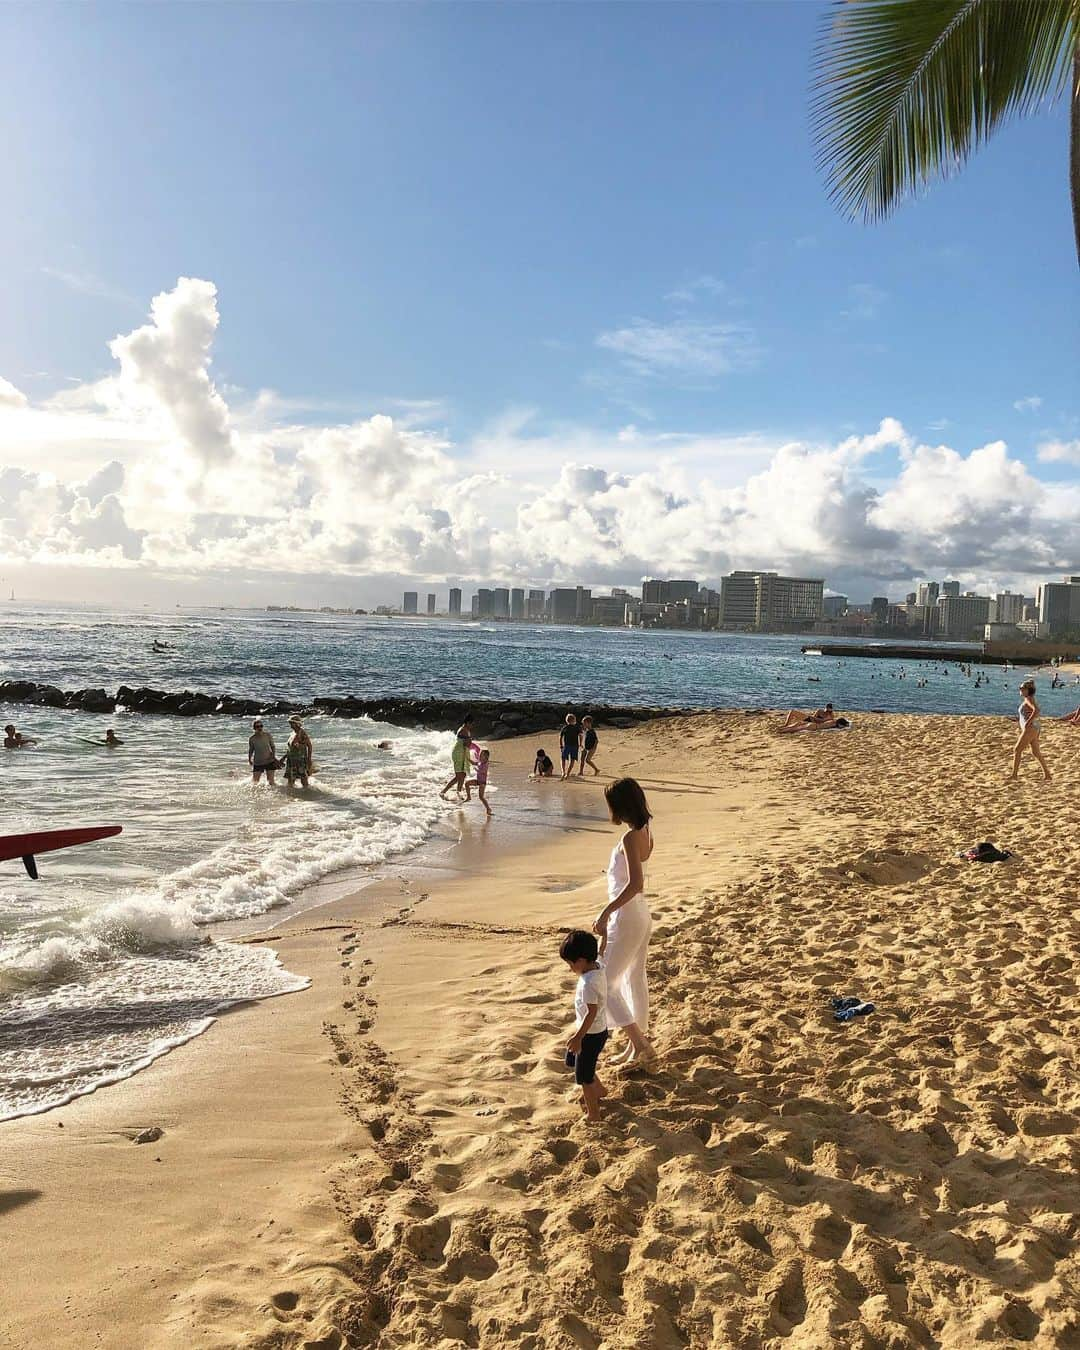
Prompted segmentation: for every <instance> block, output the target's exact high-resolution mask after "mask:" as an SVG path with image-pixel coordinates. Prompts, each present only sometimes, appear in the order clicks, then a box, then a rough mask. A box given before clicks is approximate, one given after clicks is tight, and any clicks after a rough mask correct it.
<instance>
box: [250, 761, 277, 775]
mask: <svg viewBox="0 0 1080 1350" xmlns="http://www.w3.org/2000/svg"><path fill="white" fill-rule="evenodd" d="M276 768H277V760H276V759H272V760H270V762H269V763H268V764H253V765H252V766H251V772H252V773H273V772H274V770H275V769H276Z"/></svg>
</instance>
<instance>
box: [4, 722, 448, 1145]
mask: <svg viewBox="0 0 1080 1350" xmlns="http://www.w3.org/2000/svg"><path fill="white" fill-rule="evenodd" d="M3 711H4V713H5V714H6V715H5V716H4V719H3V720H4V721H8V720H11V719H14V720H16V721H17V722H18V724H19V725H20V726H21V727H27V728H28V729H29V728H31V726H32V730H33V734H34V735H35V736H38V737H39V738H40V742H39V744H38V745H37V746H36V747H33V748H31V749H27V750H20V751H0V755H2V756H3V759H2V761H0V762H2V764H3V768H4V777H3V789H2V792H3V812H2V818H0V833H4V834H7V833H16V832H21V831H23V830H31V829H50V828H60V827H63V826H67V825H72V824H76V823H79V824H112V823H117V824H122V825H123V827H124V830H123V834H122V835H120V836H118V837H116V838H113V839H107V840H102V841H100V842H99V843H96V844H91V845H86V846H83V847H80V848H78V849H72V850H65V851H62V852H58V853H51V854H43V855H41V856H40V857H39V859H38V864H39V869H40V873H41V876H40V880H39V881H37V882H32V881H30V880H29V879H28V878H27V877H26V876H25V874H24V873H23V870H22V867H21V864H19V863H18V862H11V863H5V864H2V865H0V1120H2V1119H5V1118H8V1117H11V1116H14V1115H22V1114H25V1113H27V1112H31V1111H36V1110H42V1109H44V1108H46V1107H48V1106H51V1105H55V1104H58V1103H60V1102H63V1101H67V1100H70V1099H71V1097H73V1096H75V1095H78V1094H79V1093H81V1092H85V1091H89V1090H91V1089H92V1088H95V1087H99V1086H101V1085H102V1084H104V1083H108V1082H111V1081H115V1080H116V1079H119V1078H123V1077H127V1076H128V1075H129V1074H131V1073H133V1072H135V1070H136V1069H138V1068H140V1067H142V1066H143V1065H144V1064H147V1063H149V1062H151V1061H152V1060H153V1059H155V1058H157V1057H158V1056H159V1055H161V1054H163V1053H164V1052H165V1051H166V1050H168V1049H170V1048H172V1047H173V1046H175V1045H178V1044H181V1043H182V1042H184V1041H186V1040H189V1039H191V1037H192V1036H195V1035H198V1034H199V1033H200V1032H201V1031H203V1030H205V1029H206V1027H207V1026H208V1025H209V1024H210V1022H211V1021H212V1019H213V1018H214V1016H215V1015H216V1014H217V1013H219V1012H220V1011H221V1010H222V1009H223V1008H225V1007H228V1006H230V1005H232V1004H235V1003H237V1002H242V1001H246V1000H250V999H261V998H268V997H271V996H274V995H277V994H284V993H288V992H291V991H293V990H296V989H300V988H303V987H304V984H305V981H304V980H303V979H301V978H299V977H298V976H296V975H294V974H292V973H291V972H289V971H287V970H285V969H283V968H282V967H281V965H280V964H279V963H278V960H277V958H276V956H275V955H274V953H273V951H272V950H270V949H269V948H267V947H264V946H262V945H258V946H251V945H247V944H243V943H239V942H236V941H230V940H229V934H230V933H234V932H235V930H236V925H235V922H234V921H236V920H242V919H253V918H255V917H257V916H260V915H266V916H268V917H269V918H270V919H271V920H272V919H273V918H274V917H276V915H277V914H281V915H284V914H286V913H288V912H289V911H290V909H293V908H295V907H296V906H297V905H299V904H302V903H304V899H305V894H306V893H307V892H308V888H310V887H311V886H312V885H313V884H314V883H320V882H324V881H325V880H326V879H327V878H334V877H342V878H348V877H353V878H354V880H355V879H356V878H357V877H358V875H359V872H358V869H363V868H364V867H365V866H366V865H369V864H378V863H381V862H384V861H385V860H387V859H390V858H395V857H399V856H404V855H407V854H409V853H410V852H411V851H412V850H414V849H415V848H416V847H417V846H418V845H419V844H420V843H422V842H423V841H424V840H425V839H426V838H428V837H429V836H430V835H431V833H432V831H433V830H434V828H435V826H436V825H437V823H438V822H439V821H440V820H442V819H444V818H445V816H446V812H447V807H446V806H444V805H443V804H442V803H441V802H439V801H438V799H437V797H435V795H434V793H433V791H432V780H433V778H434V777H436V776H437V772H438V771H441V770H442V769H443V768H444V767H445V765H446V764H447V763H448V761H449V750H450V745H451V744H452V740H453V738H452V737H451V736H448V735H447V734H445V733H441V734H440V733H427V732H408V731H402V730H401V729H400V728H395V727H386V726H382V725H380V724H378V723H372V722H368V721H357V722H342V721H332V720H330V719H321V718H312V719H310V721H309V722H308V728H309V731H310V733H311V736H312V739H313V741H314V744H315V747H316V761H315V762H316V766H317V767H318V769H319V772H318V773H317V774H316V775H315V777H314V778H313V780H312V781H313V784H314V785H315V786H314V787H313V789H312V790H311V791H310V792H309V793H307V794H304V793H301V792H295V793H292V792H289V791H288V790H285V789H282V788H281V787H280V781H281V780H280V775H279V786H278V788H276V789H275V790H273V791H271V790H270V789H269V788H267V787H266V786H265V785H264V786H262V787H260V788H259V789H253V788H252V786H251V781H250V775H249V773H248V772H247V767H246V753H247V736H248V733H249V730H250V728H249V725H248V723H247V722H246V721H242V720H240V719H234V718H227V719H217V718H213V719H207V720H206V721H199V722H194V721H185V720H183V719H179V718H158V717H138V716H135V715H128V716H124V715H123V714H120V715H118V716H115V717H112V718H104V717H101V718H96V717H87V716H85V715H83V716H80V715H78V714H73V713H68V712H61V711H55V710H46V709H34V710H33V713H32V716H30V717H27V713H28V712H29V711H30V710H28V709H26V708H8V709H4V710H3ZM106 725H111V726H113V727H115V728H116V730H117V734H118V735H119V736H120V738H121V739H122V740H123V742H124V744H123V745H122V746H121V747H120V748H118V749H116V750H109V749H106V748H105V747H103V746H95V745H92V744H88V743H87V740H88V739H90V738H93V737H95V736H100V735H101V734H102V732H103V731H104V728H105V726H106ZM270 725H271V728H272V729H273V730H274V731H280V732H281V733H282V734H281V735H280V737H279V740H280V741H281V742H282V744H283V742H284V736H285V734H287V727H280V728H277V727H274V726H273V723H272V722H270ZM383 738H388V739H390V740H391V742H392V746H391V749H390V750H388V751H386V750H379V749H378V748H377V745H378V742H379V741H380V740H382V739H383Z"/></svg>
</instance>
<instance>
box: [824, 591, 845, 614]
mask: <svg viewBox="0 0 1080 1350" xmlns="http://www.w3.org/2000/svg"><path fill="white" fill-rule="evenodd" d="M847 606H848V598H847V596H846V595H826V596H825V597H824V599H823V600H822V602H821V612H822V615H823V616H824V617H825V618H826V619H839V617H840V616H841V614H843V613H844V611H845V610H846V609H847Z"/></svg>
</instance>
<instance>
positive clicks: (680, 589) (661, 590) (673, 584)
mask: <svg viewBox="0 0 1080 1350" xmlns="http://www.w3.org/2000/svg"><path fill="white" fill-rule="evenodd" d="M697 593H698V583H697V582H696V581H684V580H680V581H661V580H660V579H659V578H657V577H646V578H645V580H644V581H643V582H642V583H641V600H642V603H643V604H646V605H678V604H681V603H682V601H684V600H694V599H696V598H697Z"/></svg>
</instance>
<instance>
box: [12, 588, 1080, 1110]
mask: <svg viewBox="0 0 1080 1350" xmlns="http://www.w3.org/2000/svg"><path fill="white" fill-rule="evenodd" d="M154 639H158V640H163V641H166V642H168V643H170V644H171V645H172V650H170V651H169V652H167V653H165V654H154V653H152V652H151V650H150V646H151V642H152V641H153V640H154ZM802 641H803V640H800V639H799V638H790V637H775V638H774V637H760V638H759V637H742V636H732V635H725V634H680V633H669V632H646V633H642V632H632V631H625V630H619V629H616V630H596V629H575V628H549V627H539V626H532V625H513V626H508V625H490V624H488V625H481V624H471V623H470V624H460V623H454V624H452V623H449V622H440V621H427V620H417V621H405V620H380V619H373V618H371V619H368V618H359V617H356V618H354V617H339V616H330V615H297V614H291V615H269V614H264V613H260V612H252V611H243V612H225V611H220V610H196V611H180V610H176V611H170V612H166V613H150V612H141V613H134V614H132V613H125V612H122V611H119V610H109V609H91V608H88V607H82V608H60V607H43V608H38V607H34V606H29V605H18V604H17V605H7V606H0V679H20V678H21V679H34V680H40V681H46V682H48V683H52V684H57V685H59V686H60V687H61V688H64V689H76V688H84V687H104V688H106V689H108V690H110V691H113V690H115V689H116V687H117V686H118V685H120V684H131V685H138V684H150V685H153V686H155V687H158V688H164V689H171V690H180V689H185V688H186V689H193V690H200V691H203V692H207V693H224V692H227V693H232V694H237V695H242V696H257V697H266V698H274V699H277V698H282V699H295V700H296V701H297V702H298V703H299V702H303V701H307V700H309V699H310V698H311V697H313V696H314V695H316V694H328V695H339V696H340V695H346V694H350V693H351V694H356V695H357V696H360V697H363V696H373V695H385V694H390V693H392V694H399V695H407V694H416V695H427V696H431V695H443V696H446V697H456V698H464V699H469V698H477V699H479V698H495V699H498V698H503V699H514V698H539V699H551V700H562V699H566V700H568V701H571V700H572V701H575V702H580V701H583V700H595V701H606V702H613V703H626V704H662V705H669V704H679V705H692V706H722V707H731V706H745V707H750V706H763V705H765V706H785V705H791V706H797V707H801V706H807V705H810V706H814V705H817V704H820V703H822V702H824V701H825V700H826V699H831V700H832V701H833V702H834V703H835V704H836V706H837V707H838V708H843V709H845V710H849V711H853V712H855V713H856V714H857V713H858V711H859V710H864V709H871V708H883V709H886V710H890V711H923V712H965V713H974V712H978V713H988V714H989V713H996V714H1002V713H1010V714H1011V713H1013V712H1014V711H1015V707H1016V702H1017V695H1016V684H1017V683H1018V681H1019V679H1020V678H1021V676H1020V673H1019V672H1017V671H1003V670H1000V669H999V670H994V671H992V672H990V675H989V679H988V680H985V681H984V680H983V679H980V680H979V684H978V687H976V683H975V678H974V677H970V678H969V677H967V676H964V675H962V674H961V673H960V672H959V670H958V668H957V666H956V665H955V664H950V663H949V662H948V659H947V658H948V653H947V652H945V651H943V652H942V657H941V659H939V660H937V661H935V662H931V663H928V664H926V665H925V666H919V667H915V666H910V665H909V666H907V667H901V666H900V665H899V664H898V663H896V662H894V661H884V660H883V661H876V660H865V659H854V658H852V659H847V660H843V659H842V660H839V661H837V660H835V659H832V658H825V657H820V656H819V657H814V656H804V655H802V654H801V652H800V646H801V642H802ZM955 655H956V654H955V653H954V654H953V657H954V661H955ZM901 675H902V676H903V678H901ZM1040 697H1041V699H1042V702H1043V706H1044V709H1045V711H1046V712H1047V713H1048V714H1051V715H1053V714H1054V713H1057V712H1062V711H1065V710H1066V709H1067V708H1071V707H1073V706H1075V705H1076V702H1078V701H1080V691H1078V690H1076V689H1074V688H1070V689H1067V690H1063V691H1051V690H1049V688H1048V687H1047V682H1046V681H1045V680H1043V681H1040ZM0 715H2V718H3V721H5V722H6V721H9V720H10V721H12V722H14V723H16V725H17V726H19V727H20V729H22V730H24V731H26V732H27V733H28V734H32V735H34V736H36V737H38V738H39V744H38V745H37V746H36V747H34V748H32V749H28V750H25V751H18V752H11V751H7V752H5V751H0V755H2V761H0V762H2V764H3V769H4V773H3V777H2V779H0V802H2V807H0V833H4V834H6V833H14V832H18V831H22V830H29V829H50V828H60V827H63V826H68V825H75V824H108V823H121V824H123V826H124V832H123V834H122V835H121V836H119V837H118V838H115V839H110V840H104V841H101V842H100V843H98V844H94V845H88V846H85V847H83V848H79V849H75V850H71V851H65V852H61V853H56V854H51V855H44V857H43V858H42V859H41V860H40V862H41V873H42V877H41V880H40V881H38V882H36V883H32V882H30V881H29V880H28V879H27V878H25V876H24V875H23V873H22V870H21V867H20V866H19V864H18V863H8V864H3V865H0V1119H4V1118H7V1117H11V1116H14V1115H20V1114H24V1113H27V1112H31V1111H36V1110H42V1109H45V1108H46V1107H48V1106H50V1105H54V1104H57V1103H59V1102H63V1101H66V1100H69V1099H70V1098H71V1097H73V1096H75V1095H77V1094H79V1093H81V1092H85V1091H89V1090H92V1089H93V1088H95V1087H99V1086H101V1085H102V1084H105V1083H108V1082H110V1081H114V1080H116V1079H118V1078H122V1077H125V1076H127V1075H129V1074H131V1073H133V1072H135V1071H136V1070H137V1069H138V1068H140V1067H141V1066H142V1065H144V1064H146V1063H149V1062H150V1061H152V1060H153V1059H154V1058H156V1057H157V1056H158V1055H160V1054H162V1053H164V1052H165V1051H166V1050H168V1049H169V1048H171V1047H172V1046H175V1045H177V1044H180V1043H182V1042H183V1041H185V1040H188V1039H190V1038H191V1037H192V1036H194V1035H197V1034H199V1032H200V1031H202V1030H204V1029H205V1028H206V1027H207V1026H208V1025H209V1023H210V1022H211V1021H212V1019H213V1018H214V1016H215V1015H216V1014H217V1013H218V1012H220V1011H221V1009H222V1008H224V1007H227V1006H229V1005H230V1004H235V1003H236V1002H239V1001H244V1000H250V999H259V998H267V997H272V996H274V995H278V994H285V993H288V992H291V991H293V990H295V989H297V988H301V987H303V984H304V981H303V980H302V979H301V978H300V977H299V976H297V975H295V974H293V973H291V972H289V971H287V970H285V969H283V968H282V967H281V965H280V964H279V963H278V961H277V958H276V957H275V955H274V953H273V952H272V951H271V950H269V949H268V948H266V947H264V946H261V945H260V946H249V945H245V944H241V943H238V942H236V941H231V940H230V934H231V935H233V936H235V921H237V920H255V919H257V918H258V917H259V916H262V915H269V916H271V917H273V916H277V915H282V916H283V915H285V914H287V913H289V912H290V910H292V909H295V907H297V906H298V905H303V904H305V903H310V902H311V888H312V887H313V886H315V885H316V884H319V885H320V886H321V887H322V888H323V894H325V893H326V892H325V887H326V886H327V884H328V883H329V884H332V883H333V881H334V880H335V879H340V880H341V881H342V884H344V882H345V881H346V880H348V879H349V878H355V877H356V876H357V875H359V871H358V869H359V870H363V869H365V868H367V869H370V868H371V867H372V866H378V865H379V864H382V863H385V862H386V861H387V860H389V859H396V858H404V857H408V856H409V855H410V854H411V853H412V852H413V851H414V850H416V849H417V848H418V847H419V846H420V845H421V844H423V843H424V842H425V841H426V840H429V839H431V838H432V837H433V836H437V834H438V831H439V829H440V825H441V823H442V828H445V822H446V821H447V819H448V816H447V813H448V810H449V808H448V807H447V806H445V805H444V804H443V803H441V802H440V801H439V800H438V798H437V796H436V791H435V790H436V789H437V787H438V786H441V783H442V782H443V781H445V778H446V776H447V773H448V770H447V763H448V758H449V750H450V746H451V744H452V737H451V736H449V735H447V734H445V733H436V732H427V731H419V730H409V729H402V728H397V727H386V726H380V725H378V724H374V723H371V722H368V721H364V720H360V721H342V720H333V719H326V718H313V719H311V720H310V721H309V724H308V726H309V730H310V732H311V734H312V738H313V740H314V742H315V749H316V763H317V765H319V767H320V772H319V773H318V774H317V775H316V776H315V778H314V780H313V782H314V788H313V790H312V791H311V792H310V793H309V794H300V793H295V794H293V793H289V792H287V791H285V790H283V789H281V788H280V787H279V789H277V790H274V791H270V790H269V789H267V788H265V787H263V788H261V789H259V790H253V789H252V787H251V784H250V778H249V775H248V773H247V769H246V746H247V737H248V734H249V731H250V727H249V725H248V723H247V721H245V720H243V719H235V718H218V717H212V718H198V719H192V720H187V719H182V718H168V717H141V716H138V715H136V714H126V713H123V712H119V713H117V714H116V715H114V716H112V717H103V716H102V717H98V716H93V715H89V714H84V713H69V712H63V711H56V710H52V709H43V708H33V707H25V706H23V707H16V706H12V707H7V708H4V707H0ZM108 725H112V726H114V727H115V728H116V730H117V733H118V735H119V736H120V737H121V739H122V740H123V741H124V745H123V746H122V747H121V748H119V749H117V750H107V749H105V748H104V747H101V746H97V745H94V744H89V743H88V742H92V741H93V740H94V739H96V738H100V737H101V736H102V735H103V733H104V729H105V727H106V726H108ZM269 725H270V729H271V731H273V732H274V733H275V734H276V735H278V737H279V750H280V749H283V744H284V740H285V737H286V736H287V727H286V726H285V725H284V723H283V722H281V723H280V724H278V725H275V724H274V721H273V719H269ZM383 739H389V740H390V741H391V742H392V748H391V749H390V750H389V751H386V750H379V749H378V742H379V741H381V740H383Z"/></svg>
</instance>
